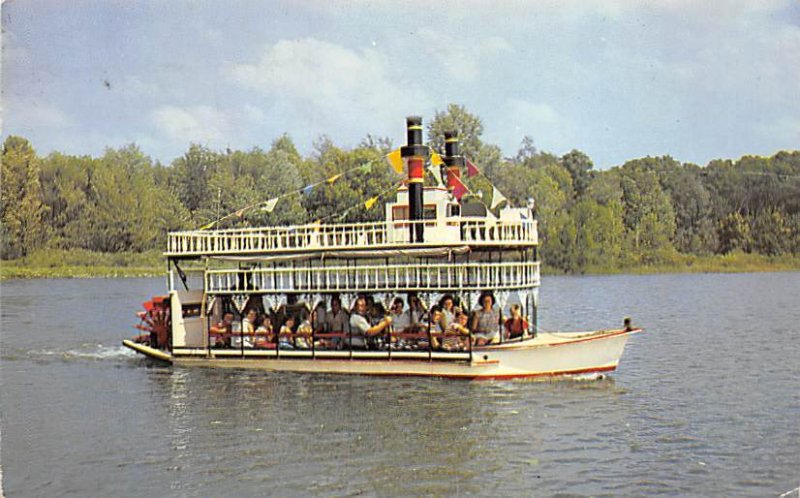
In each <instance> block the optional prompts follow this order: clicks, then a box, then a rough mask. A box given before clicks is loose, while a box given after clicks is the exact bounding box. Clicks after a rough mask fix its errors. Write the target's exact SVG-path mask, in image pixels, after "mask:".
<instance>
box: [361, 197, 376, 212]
mask: <svg viewBox="0 0 800 498" xmlns="http://www.w3.org/2000/svg"><path fill="white" fill-rule="evenodd" d="M376 202H378V196H377V195H376V196H375V197H372V198H370V199H367V200H366V201H365V202H364V207H365V208H367V209H372V206H374V205H375V203H376Z"/></svg>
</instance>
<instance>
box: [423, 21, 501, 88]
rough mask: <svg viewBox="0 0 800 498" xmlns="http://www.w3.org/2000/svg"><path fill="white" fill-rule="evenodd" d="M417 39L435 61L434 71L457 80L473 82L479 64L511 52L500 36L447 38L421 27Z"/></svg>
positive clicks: (442, 33) (478, 72) (478, 73)
mask: <svg viewBox="0 0 800 498" xmlns="http://www.w3.org/2000/svg"><path fill="white" fill-rule="evenodd" d="M418 37H419V38H418V40H419V42H420V43H421V48H422V50H424V51H425V52H427V53H428V55H429V56H430V57H431V58H432V59H433V60H434V61H436V63H437V69H444V70H445V71H446V72H447V74H448V75H449V76H450V77H451V78H455V79H456V80H459V81H466V82H469V81H474V80H475V79H476V78H477V77H478V76H479V75H480V71H481V62H482V61H483V62H485V61H486V60H491V59H492V58H494V57H496V56H497V55H499V54H501V53H503V52H510V51H511V46H510V45H509V44H508V42H507V41H506V40H505V39H504V38H501V37H499V36H488V37H485V38H478V37H469V38H466V39H465V38H463V37H461V38H456V37H453V36H450V35H449V34H447V33H445V32H444V31H442V30H440V29H434V28H423V29H420V30H419V33H418Z"/></svg>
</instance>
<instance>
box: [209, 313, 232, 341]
mask: <svg viewBox="0 0 800 498" xmlns="http://www.w3.org/2000/svg"><path fill="white" fill-rule="evenodd" d="M208 330H209V332H211V337H210V338H211V341H212V342H211V346H212V347H217V348H219V347H228V346H230V345H231V337H230V333H231V332H232V331H233V313H231V312H230V311H228V312H227V313H224V314H223V315H222V321H221V322H219V323H217V324H216V325H212V326H211V327H209V329H208ZM217 334H218V335H217Z"/></svg>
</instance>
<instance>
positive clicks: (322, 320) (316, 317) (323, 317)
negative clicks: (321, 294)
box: [311, 301, 328, 333]
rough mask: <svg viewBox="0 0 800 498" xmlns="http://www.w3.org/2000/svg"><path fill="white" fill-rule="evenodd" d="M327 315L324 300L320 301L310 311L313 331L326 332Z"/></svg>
mask: <svg viewBox="0 0 800 498" xmlns="http://www.w3.org/2000/svg"><path fill="white" fill-rule="evenodd" d="M327 315H328V312H327V311H325V301H320V302H318V303H317V306H316V307H315V308H314V311H312V312H311V325H312V327H314V332H321V333H325V332H327V330H328V329H327Z"/></svg>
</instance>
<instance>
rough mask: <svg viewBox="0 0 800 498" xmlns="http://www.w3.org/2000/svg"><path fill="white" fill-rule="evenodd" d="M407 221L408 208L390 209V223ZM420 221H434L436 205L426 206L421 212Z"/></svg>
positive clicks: (397, 207) (396, 207)
mask: <svg viewBox="0 0 800 498" xmlns="http://www.w3.org/2000/svg"><path fill="white" fill-rule="evenodd" d="M407 219H408V206H395V207H394V208H392V221H401V220H407ZM422 219H424V220H435V219H436V205H435V204H427V205H425V207H424V208H423V210H422Z"/></svg>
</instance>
